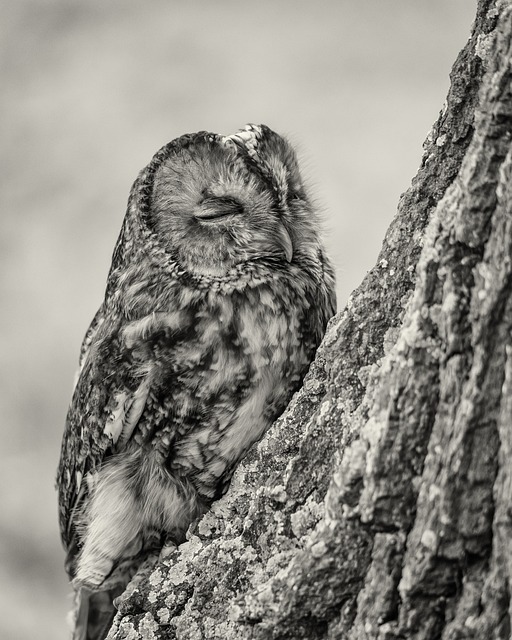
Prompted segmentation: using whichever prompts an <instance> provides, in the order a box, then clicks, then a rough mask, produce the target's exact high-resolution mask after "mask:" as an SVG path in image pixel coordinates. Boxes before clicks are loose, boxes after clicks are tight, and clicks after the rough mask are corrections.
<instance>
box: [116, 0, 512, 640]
mask: <svg viewBox="0 0 512 640" xmlns="http://www.w3.org/2000/svg"><path fill="white" fill-rule="evenodd" d="M451 79H452V86H451V88H450V92H449V95H448V99H447V103H446V106H445V107H444V109H443V111H442V113H441V115H440V117H439V119H438V121H437V123H436V124H435V125H434V127H433V129H432V132H431V133H430V135H429V137H428V139H427V141H426V143H425V154H424V157H423V160H422V165H421V168H420V170H419V172H418V174H417V176H416V178H415V179H414V181H413V183H412V186H411V188H410V189H409V190H408V191H407V193H406V194H404V196H403V197H402V198H401V200H400V204H399V208H398V213H397V215H396V217H395V219H394V220H393V222H392V224H391V226H390V228H389V230H388V232H387V235H386V238H385V241H384V245H383V249H382V252H381V254H380V256H379V258H378V262H377V264H376V266H375V267H374V268H373V270H372V271H371V272H370V273H369V274H368V275H367V277H366V278H365V280H364V282H363V283H362V284H361V286H360V287H359V288H358V289H357V290H356V291H355V292H354V293H353V294H352V296H351V298H350V300H349V302H348V305H347V307H346V308H345V309H344V310H343V311H342V312H341V313H339V314H338V315H337V316H336V317H335V318H334V319H333V320H332V321H331V323H330V325H329V328H328V331H327V335H326V337H325V340H324V342H323V344H322V346H321V347H320V349H319V351H318V354H317V357H316V360H315V362H314V364H313V365H312V367H311V371H310V373H309V374H308V376H307V378H306V380H305V382H304V386H303V388H302V390H301V391H300V392H299V393H298V394H296V395H295V397H294V398H293V400H292V402H291V404H290V406H289V408H288V410H287V411H286V412H285V414H284V415H283V416H282V417H281V418H280V419H279V420H278V421H277V423H276V424H275V425H274V426H273V427H272V429H271V430H270V431H269V432H268V433H267V435H266V437H265V438H264V439H263V440H262V442H260V443H259V444H258V445H257V446H255V447H254V448H253V450H252V451H251V452H250V453H249V455H248V456H247V457H246V458H245V459H244V460H243V462H242V463H241V464H240V465H239V468H238V469H237V471H236V473H235V476H234V478H233V481H232V485H231V488H230V490H229V492H228V493H227V495H226V496H225V497H224V498H222V499H221V500H219V501H218V502H217V503H215V504H214V506H213V508H212V510H211V511H210V512H209V513H207V514H206V515H205V516H204V518H203V519H202V520H201V522H200V523H199V524H198V526H197V527H196V529H195V531H194V532H192V533H191V535H190V539H189V541H188V542H187V543H185V544H183V545H181V546H180V547H179V549H177V550H176V551H175V552H174V554H173V555H172V556H171V557H170V558H169V559H168V560H167V561H165V562H164V563H161V564H158V565H157V566H156V567H155V568H154V569H153V570H152V571H147V572H146V574H142V577H141V579H140V582H139V584H138V585H137V586H136V587H135V588H134V589H132V592H131V593H130V594H129V595H127V596H125V598H124V600H123V602H122V603H121V604H120V611H119V613H118V615H117V617H116V619H115V621H114V625H113V628H112V630H111V632H110V635H109V639H110V640H114V639H115V640H121V639H123V640H128V639H136V638H169V639H171V638H177V639H179V640H192V639H194V640H196V639H197V640H200V639H202V638H214V639H219V640H220V639H222V640H227V639H230V638H233V639H237V640H238V639H244V638H251V639H258V638H261V639H267V638H291V639H295V638H311V639H316V638H318V639H320V638H326V639H327V638H332V639H334V638H342V639H350V640H362V639H377V638H378V639H379V640H391V639H392V638H400V639H412V638H415V639H420V638H421V639H425V640H434V639H436V638H442V639H443V640H448V639H450V640H455V639H462V638H475V639H488V638H489V639H491V638H496V639H497V638H509V637H510V633H511V629H510V615H511V604H510V593H511V588H512V508H511V507H510V505H511V504H512V295H511V293H512V145H511V141H512V2H511V0H480V2H479V4H478V10H477V17H476V20H475V24H474V26H473V32H472V35H471V38H470V40H469V41H468V43H467V45H466V47H465V48H464V49H463V50H462V52H461V53H460V55H459V57H458V59H457V61H456V62H455V65H454V68H453V70H452V74H451Z"/></svg>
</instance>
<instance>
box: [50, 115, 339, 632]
mask: <svg viewBox="0 0 512 640" xmlns="http://www.w3.org/2000/svg"><path fill="white" fill-rule="evenodd" d="M335 304H336V303H335V293H334V273H333V269H332V266H331V264H330V262H329V260H328V258H327V257H326V254H325V251H324V248H323V246H322V243H321V241H320V238H319V221H318V216H317V213H316V211H315V207H314V205H313V204H312V201H311V200H310V198H309V196H308V194H307V192H306V189H305V186H304V184H303V181H302V177H301V174H300V172H299V167H298V163H297V158H296V154H295V152H294V150H293V148H292V147H291V146H290V144H289V143H288V142H287V141H286V140H285V139H284V138H283V137H281V136H279V135H278V134H276V133H274V132H273V131H272V130H271V129H269V128H268V127H266V126H264V125H259V126H255V125H248V126H247V127H245V128H244V129H242V130H240V131H239V132H238V133H236V134H234V135H230V136H221V135H217V134H214V133H207V132H199V133H194V134H187V135H184V136H182V137H180V138H177V139H176V140H173V141H172V142H170V143H169V144H167V145H166V146H164V147H163V148H162V149H160V151H158V152H157V153H156V154H155V156H154V157H153V159H152V160H151V162H150V163H149V165H148V166H147V167H146V168H145V169H143V170H142V172H141V173H140V174H139V176H138V178H137V179H136V181H135V183H134V185H133V187H132V190H131V193H130V197H129V201H128V209H127V213H126V216H125V219H124V222H123V226H122V229H121V233H120V236H119V239H118V241H117V244H116V247H115V250H114V254H113V258H112V266H111V268H110V272H109V275H108V280H107V287H106V293H105V298H104V301H103V304H102V305H101V307H100V309H99V311H98V312H97V313H96V315H95V317H94V319H93V321H92V323H91V325H90V327H89V330H88V331H87V334H86V336H85V338H84V341H83V344H82V348H81V353H80V366H79V372H78V375H77V381H76V385H75V388H74V392H73V397H72V402H71V406H70V409H69V412H68V415H67V420H66V427H65V432H64V438H63V442H62V451H61V459H60V466H59V470H58V475H57V486H58V491H59V514H60V528H61V535H62V540H63V543H64V546H65V549H66V553H67V557H66V568H67V571H68V573H69V576H70V578H71V579H72V583H73V586H74V589H75V591H76V592H77V594H78V601H79V605H78V609H77V613H76V630H75V637H76V638H101V637H104V635H105V633H106V629H107V627H108V626H109V624H108V623H109V622H110V620H111V617H112V611H113V607H112V600H113V598H115V597H116V596H117V595H119V594H120V593H121V592H122V591H123V590H124V588H125V586H126V584H127V582H128V580H129V579H130V578H131V576H132V575H133V574H134V573H135V572H136V570H137V567H138V566H139V564H140V563H141V562H142V561H143V560H144V559H145V558H146V557H147V556H148V554H149V553H150V552H154V550H155V549H156V550H158V549H160V548H161V547H162V545H163V544H164V543H165V542H166V541H169V540H171V541H173V542H175V543H176V544H179V543H180V542H182V541H183V540H184V539H185V533H186V531H187V529H188V527H189V526H190V525H191V523H192V522H194V521H195V520H196V519H197V518H198V517H199V516H200V515H201V514H202V513H204V511H205V510H206V509H208V507H209V505H210V504H211V502H212V501H213V500H215V499H216V498H218V497H219V496H221V495H222V494H223V492H224V491H225V490H226V488H227V485H228V483H229V480H230V477H231V475H232V473H233V470H234V468H235V466H236V464H237V462H238V461H239V460H240V459H241V458H242V456H243V455H244V454H245V453H246V452H247V450H248V448H249V447H250V446H251V445H252V444H253V443H254V442H255V441H257V440H258V439H260V438H261V437H262V435H263V434H264V432H265V430H266V429H267V428H268V427H269V426H270V425H271V424H272V422H273V421H274V420H275V419H276V418H277V417H278V416H279V415H280V414H281V413H282V411H283V410H284V408H285V407H286V405H287V403H288V402H289V400H290V398H291V396H292V394H293V393H294V391H296V390H297V389H298V388H299V386H300V384H301V381H302V379H303V377H304V375H305V373H306V372H307V369H308V367H309V365H310V363H311V360H312V359H313V356H314V354H315V350H316V348H317V346H318V345H319V343H320V341H321V339H322V337H323V334H324V331H325V327H326V324H327V321H328V320H329V318H330V317H331V316H332V315H333V314H334V312H335Z"/></svg>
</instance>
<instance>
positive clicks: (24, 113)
mask: <svg viewBox="0 0 512 640" xmlns="http://www.w3.org/2000/svg"><path fill="white" fill-rule="evenodd" d="M475 8H476V0H473V1H470V0H450V2H446V0H429V1H428V2H425V1H424V0H386V2H382V0H362V1H361V2H353V1H351V0H331V1H327V0H320V1H318V2H313V1H312V0H310V1H309V2H306V1H302V0H259V2H258V3H249V2H244V1H241V0H238V1H237V0H217V1H216V2H207V0H203V1H202V2H198V1H194V0H188V1H185V0H152V1H151V2H135V1H132V0H111V1H110V2H108V3H105V2H103V1H102V0H88V1H87V2H78V1H74V0H16V2H9V3H2V7H1V8H0V33H1V39H0V51H1V56H0V65H1V67H0V68H1V71H0V73H1V79H0V86H1V90H0V91H1V98H0V113H1V117H0V127H1V138H0V139H1V149H2V156H3V159H2V170H1V173H0V215H1V236H0V307H1V309H2V313H1V315H0V323H1V326H0V363H1V368H0V376H1V380H0V415H1V416H2V423H3V424H2V441H1V445H0V589H1V591H2V593H1V595H0V638H2V640H25V639H29V638H36V637H37V638H38V640H50V639H51V640H63V639H64V638H67V635H68V632H67V628H66V623H65V614H66V611H67V609H68V607H69V605H70V602H71V600H70V598H69V597H68V595H67V594H68V591H69V590H68V587H67V583H66V577H65V574H64V569H63V566H62V564H63V552H62V549H61V546H60V540H59V534H58V529H57V509H56V495H55V492H54V486H53V483H54V476H55V468H56V465H57V463H58V456H59V448H60V439H61V433H62V429H63V423H64V418H65V414H66V410H67V404H68V401H69V398H70V393H71V383H72V379H73V374H74V371H75V367H76V363H77V355H78V349H79V345H80V341H81V339H82V336H83V334H84V332H85V330H86V328H87V326H88V323H89V321H90V320H91V318H92V316H93V314H94V312H95V310H96V308H97V306H98V305H99V303H100V301H101V299H102V296H103V289H104V283H105V279H106V275H107V270H108V267H109V264H110V258H111V253H112V250H113V247H114V243H115V240H116V238H117V234H118V231H119V229H120V226H121V221H122V218H123V215H124V209H125V205H126V200H127V197H128V192H129V189H130V186H131V184H132V181H133V180H134V178H135V176H136V174H137V172H138V171H139V169H141V168H142V167H143V166H144V165H145V164H147V162H148V161H149V160H150V158H151V156H152V155H153V153H154V152H155V151H156V150H157V149H158V148H159V147H161V146H162V145H163V144H164V143H166V142H168V141H169V140H171V139H173V138H175V137H177V136H179V135H181V134H183V133H186V132H192V131H198V130H203V129H206V130H210V131H215V132H218V133H224V134H229V133H233V132H234V131H235V130H236V129H238V128H239V127H241V126H243V125H244V124H246V123H247V122H254V123H260V122H263V123H266V124H268V125H269V126H270V127H272V128H273V129H275V130H276V131H278V132H280V133H284V134H287V135H288V137H289V138H290V139H291V140H292V142H294V143H295V144H296V145H297V146H298V148H299V150H300V154H301V157H302V161H303V168H304V174H305V175H306V176H307V177H308V178H309V182H310V184H311V185H313V190H314V193H315V194H316V196H317V199H318V202H319V203H320V205H321V207H322V209H323V211H324V218H325V228H326V241H327V245H328V248H329V250H330V253H331V255H332V256H333V258H334V260H335V262H336V267H337V271H338V283H339V284H338V294H339V305H338V306H339V308H341V307H343V306H344V304H345V302H346V299H347V297H348V295H349V294H350V292H351V290H352V289H354V288H355V287H356V286H357V285H358V284H359V283H360V281H361V280H362V278H363V276H364V274H365V272H366V271H367V270H368V269H370V268H371V267H372V266H373V264H374V262H375V260H376V257H377V253H378V251H379V248H380V245H381V242H382V239H383V236H384V233H385V230H386V228H387V226H388V224H389V222H390V220H391V218H392V216H393V215H394V213H395V210H396V205H397V202H398V199H399V196H400V193H401V192H403V191H405V190H406V189H407V187H408V186H409V183H410V180H411V178H412V177H413V175H414V174H415V173H416V170H417V167H418V166H419V163H420V159H421V152H422V142H423V140H424V139H425V137H426V135H427V133H428V131H429V128H430V126H431V124H432V123H433V122H434V121H435V120H436V118H437V115H438V112H439V110H440V109H441V107H442V105H443V102H444V98H445V95H446V92H447V89H448V86H449V79H448V74H449V71H450V68H451V65H452V63H453V61H454V60H455V57H456V55H457V53H458V52H459V50H460V49H461V48H462V46H463V45H464V43H465V42H466V39H467V37H468V35H469V32H470V26H471V22H472V20H473V17H474V14H475Z"/></svg>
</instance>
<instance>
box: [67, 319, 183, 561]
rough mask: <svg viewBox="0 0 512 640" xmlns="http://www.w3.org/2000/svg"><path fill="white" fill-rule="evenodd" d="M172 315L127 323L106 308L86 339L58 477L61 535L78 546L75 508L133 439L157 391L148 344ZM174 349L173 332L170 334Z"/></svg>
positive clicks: (69, 544) (168, 344)
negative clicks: (101, 471) (98, 473)
mask: <svg viewBox="0 0 512 640" xmlns="http://www.w3.org/2000/svg"><path fill="white" fill-rule="evenodd" d="M169 317H172V314H166V313H161V314H151V315H149V316H146V317H143V318H141V319H138V320H137V321H135V322H132V323H128V324H122V323H121V322H119V321H116V320H111V319H110V317H109V316H107V315H105V314H104V313H103V311H102V310H101V309H100V311H99V312H98V313H97V314H96V316H95V317H94V320H93V322H92V323H91V326H90V328H89V330H88V331H87V333H86V337H85V338H84V342H83V346H82V350H81V356H80V369H79V375H78V380H77V383H76V386H75V391H74V394H73V399H72V402H71V406H70V408H69V411H68V415H67V419H66V427H65V433H64V439H63V442H62V453H61V459H62V461H63V463H62V464H61V465H60V468H59V474H58V477H57V486H58V489H59V509H60V527H61V535H62V539H63V541H64V544H65V546H66V547H67V548H68V549H70V548H71V547H73V546H74V541H73V539H74V537H75V536H74V529H75V528H76V522H75V515H74V511H75V510H76V509H79V507H80V505H81V504H82V503H83V501H84V500H85V498H86V497H87V495H88V494H89V493H90V491H91V489H92V487H93V486H94V475H95V472H96V471H97V470H98V469H99V467H100V465H102V464H103V463H104V462H105V460H107V459H108V458H109V457H110V456H111V455H112V454H113V453H115V454H116V455H117V454H119V453H122V452H123V451H125V450H126V449H127V448H128V446H129V444H130V442H131V441H132V438H133V435H134V432H136V429H137V425H138V423H139V420H140V418H141V416H142V414H143V412H144V409H145V407H146V404H147V400H148V396H149V394H150V391H151V381H152V379H153V372H154V370H155V369H156V368H157V367H158V362H157V360H156V357H155V354H154V353H153V351H152V349H151V348H148V347H147V344H148V343H151V339H152V337H153V336H154V335H155V333H156V332H158V331H161V330H162V326H165V325H166V324H167V325H168V324H169V322H168V318H169ZM165 335H166V348H167V349H169V350H172V348H173V338H172V332H166V333H165Z"/></svg>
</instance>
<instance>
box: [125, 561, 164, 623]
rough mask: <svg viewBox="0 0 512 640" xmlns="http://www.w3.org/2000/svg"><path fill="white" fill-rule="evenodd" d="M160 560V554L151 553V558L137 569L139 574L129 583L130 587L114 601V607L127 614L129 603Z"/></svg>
mask: <svg viewBox="0 0 512 640" xmlns="http://www.w3.org/2000/svg"><path fill="white" fill-rule="evenodd" d="M159 560H160V558H159V556H158V553H156V552H153V553H150V554H149V556H148V557H147V558H146V559H145V560H144V562H143V563H142V564H141V565H140V566H139V568H138V569H137V573H136V574H135V575H134V576H133V578H132V579H131V580H130V582H129V583H128V586H127V587H126V589H125V590H124V591H123V593H122V594H121V595H120V596H118V597H117V598H115V599H114V606H115V607H116V609H117V610H118V611H120V612H121V613H127V611H128V608H129V603H130V600H131V597H132V595H133V593H134V592H135V591H136V589H137V587H138V586H139V585H140V584H141V583H142V582H143V581H144V580H145V579H146V578H147V577H148V576H149V575H150V573H151V572H152V571H153V569H154V568H155V564H156V563H157V562H158V561H159Z"/></svg>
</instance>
